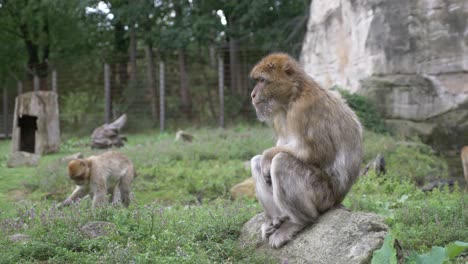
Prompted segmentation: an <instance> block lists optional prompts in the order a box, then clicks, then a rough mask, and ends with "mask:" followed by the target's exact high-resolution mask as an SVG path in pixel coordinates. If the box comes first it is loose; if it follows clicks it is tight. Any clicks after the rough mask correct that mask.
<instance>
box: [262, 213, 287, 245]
mask: <svg viewBox="0 0 468 264" xmlns="http://www.w3.org/2000/svg"><path fill="white" fill-rule="evenodd" d="M288 219H289V216H287V215H285V216H277V217H274V218H273V219H272V220H271V221H268V222H265V223H263V224H262V227H261V230H262V239H263V240H264V241H266V240H268V238H269V237H270V235H271V234H273V233H274V232H275V231H276V230H277V229H278V228H280V226H281V225H282V224H283V223H284V222H285V221H286V220H288Z"/></svg>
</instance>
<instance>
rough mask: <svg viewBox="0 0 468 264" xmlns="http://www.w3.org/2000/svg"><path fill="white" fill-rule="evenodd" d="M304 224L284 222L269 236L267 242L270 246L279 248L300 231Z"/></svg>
mask: <svg viewBox="0 0 468 264" xmlns="http://www.w3.org/2000/svg"><path fill="white" fill-rule="evenodd" d="M303 228H304V225H299V224H294V223H291V222H284V223H283V224H282V225H281V226H280V227H279V228H278V229H277V230H276V231H275V232H274V233H273V234H271V235H270V237H269V244H270V246H271V247H272V248H280V247H282V246H284V245H285V244H286V243H288V242H289V241H291V239H292V238H293V236H294V235H295V234H296V233H297V232H299V231H301V230H302V229H303Z"/></svg>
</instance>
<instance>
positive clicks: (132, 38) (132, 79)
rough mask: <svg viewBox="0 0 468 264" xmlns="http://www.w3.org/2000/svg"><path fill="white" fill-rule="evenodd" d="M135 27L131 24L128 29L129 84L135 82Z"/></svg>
mask: <svg viewBox="0 0 468 264" xmlns="http://www.w3.org/2000/svg"><path fill="white" fill-rule="evenodd" d="M136 45H137V39H136V29H135V27H134V26H133V25H132V26H131V29H130V46H129V56H130V83H131V85H135V84H136V80H137V76H136V75H137V63H136V49H137V47H136Z"/></svg>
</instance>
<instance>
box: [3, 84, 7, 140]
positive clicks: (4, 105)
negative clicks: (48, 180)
mask: <svg viewBox="0 0 468 264" xmlns="http://www.w3.org/2000/svg"><path fill="white" fill-rule="evenodd" d="M3 132H4V133H5V138H8V92H7V89H6V87H3Z"/></svg>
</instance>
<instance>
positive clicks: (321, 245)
mask: <svg viewBox="0 0 468 264" xmlns="http://www.w3.org/2000/svg"><path fill="white" fill-rule="evenodd" d="M263 221H264V214H263V213H261V214H258V215H256V216H255V217H253V218H252V219H251V220H250V221H248V222H247V223H246V224H245V225H244V226H243V228H242V230H241V236H240V238H239V241H240V243H241V244H246V245H252V244H253V245H255V246H256V247H257V250H258V251H260V252H263V253H266V254H267V255H270V256H273V257H274V258H276V259H278V260H280V261H281V262H283V263H324V264H325V263H326V264H328V263H334V264H353V263H369V262H370V259H371V258H372V253H373V251H374V250H376V249H379V248H380V247H381V246H382V244H383V240H384V236H385V235H386V234H387V232H388V227H387V226H386V225H385V224H384V221H383V219H382V218H381V217H379V216H377V215H375V214H370V213H362V212H357V213H351V212H348V211H345V210H342V209H336V210H332V211H329V212H327V213H326V214H324V215H322V216H321V217H320V218H319V219H318V222H317V223H315V224H314V225H312V226H310V227H308V228H306V229H305V230H304V231H302V232H301V233H299V234H298V235H297V236H296V238H295V239H294V240H293V241H291V242H289V243H288V244H286V245H285V246H283V247H282V248H280V249H272V248H270V247H269V246H268V245H267V244H266V243H264V242H262V240H261V237H260V226H261V224H262V222H263Z"/></svg>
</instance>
